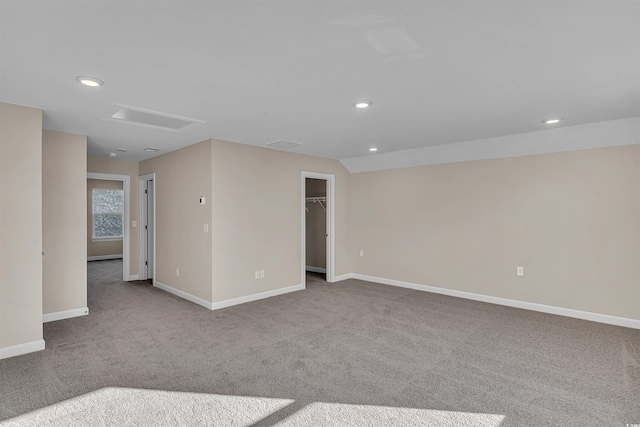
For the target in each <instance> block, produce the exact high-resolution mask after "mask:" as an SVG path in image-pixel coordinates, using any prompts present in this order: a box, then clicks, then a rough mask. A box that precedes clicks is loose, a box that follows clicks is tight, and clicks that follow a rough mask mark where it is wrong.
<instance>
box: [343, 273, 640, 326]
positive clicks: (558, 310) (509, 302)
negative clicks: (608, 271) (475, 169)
mask: <svg viewBox="0 0 640 427" xmlns="http://www.w3.org/2000/svg"><path fill="white" fill-rule="evenodd" d="M351 276H352V278H354V279H358V280H366V281H368V282H375V283H381V284H383V285H391V286H398V287H400V288H408V289H415V290H417V291H425V292H432V293H434V294H441V295H449V296H452V297H458V298H464V299H470V300H474V301H482V302H488V303H491V304H498V305H506V306H508V307H515V308H523V309H525V310H531V311H539V312H542V313H549V314H557V315H560V316H566V317H574V318H576V319H583V320H590V321H592V322H599V323H607V324H609V325H617V326H624V327H626V328H634V329H640V320H637V319H628V318H626V317H617V316H610V315H608V314H600V313H592V312H589V311H581V310H574V309H571V308H563V307H556V306H552V305H545V304H538V303H534V302H526V301H518V300H513V299H508V298H500V297H493V296H489V295H482V294H474V293H472V292H465V291H456V290H453V289H446V288H438V287H436V286H428V285H420V284H417V283H411V282H403V281H400V280H393V279H384V278H381V277H374V276H366V275H364V274H357V273H352V274H351Z"/></svg>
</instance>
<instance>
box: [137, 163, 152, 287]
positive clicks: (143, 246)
mask: <svg viewBox="0 0 640 427" xmlns="http://www.w3.org/2000/svg"><path fill="white" fill-rule="evenodd" d="M149 180H153V278H152V279H153V284H154V286H155V283H156V173H155V172H151V173H148V174H145V175H140V176H139V177H138V199H139V200H138V206H139V207H140V209H138V215H139V217H138V223H139V224H140V227H138V228H139V230H138V232H139V233H140V258H139V260H140V266H139V267H138V268H139V270H138V271H139V272H140V273H139V276H140V280H147V279H148V277H147V269H146V266H145V265H144V261H145V260H146V259H147V240H146V239H145V237H146V236H145V235H144V227H142V224H143V223H144V219H145V217H146V215H147V204H146V203H145V200H144V183H145V182H146V181H149Z"/></svg>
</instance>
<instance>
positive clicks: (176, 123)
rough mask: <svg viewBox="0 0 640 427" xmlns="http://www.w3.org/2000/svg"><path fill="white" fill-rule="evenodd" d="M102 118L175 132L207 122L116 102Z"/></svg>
mask: <svg viewBox="0 0 640 427" xmlns="http://www.w3.org/2000/svg"><path fill="white" fill-rule="evenodd" d="M100 118H101V119H104V120H109V121H112V122H120V123H128V124H131V125H138V126H145V127H149V128H155V129H164V130H170V131H174V132H181V131H184V130H187V129H190V128H192V127H194V126H197V125H199V124H202V123H205V122H204V121H202V120H196V119H190V118H188V117H180V116H174V115H171V114H165V113H158V112H157V111H151V110H144V109H142V108H137V107H130V106H128V105H122V104H115V105H114V106H113V107H111V108H109V109H108V110H107V111H106V112H105V113H104V114H103V115H101V116H100Z"/></svg>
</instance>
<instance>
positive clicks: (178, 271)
mask: <svg viewBox="0 0 640 427" xmlns="http://www.w3.org/2000/svg"><path fill="white" fill-rule="evenodd" d="M176 276H180V269H179V268H176Z"/></svg>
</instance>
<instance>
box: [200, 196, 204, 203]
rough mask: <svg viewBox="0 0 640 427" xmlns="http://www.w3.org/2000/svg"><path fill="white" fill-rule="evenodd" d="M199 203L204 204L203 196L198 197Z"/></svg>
mask: <svg viewBox="0 0 640 427" xmlns="http://www.w3.org/2000/svg"><path fill="white" fill-rule="evenodd" d="M200 204H201V205H204V204H205V200H204V197H200Z"/></svg>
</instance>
